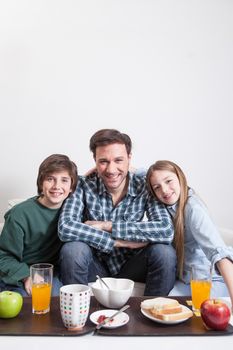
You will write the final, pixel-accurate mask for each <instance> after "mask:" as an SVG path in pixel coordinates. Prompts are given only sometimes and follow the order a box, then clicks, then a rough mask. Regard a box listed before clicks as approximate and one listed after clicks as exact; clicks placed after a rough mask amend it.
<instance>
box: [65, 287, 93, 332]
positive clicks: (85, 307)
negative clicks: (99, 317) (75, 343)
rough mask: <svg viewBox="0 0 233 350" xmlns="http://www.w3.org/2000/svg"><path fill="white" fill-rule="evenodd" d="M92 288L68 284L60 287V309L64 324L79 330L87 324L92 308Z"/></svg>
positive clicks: (69, 328) (71, 328) (70, 328)
mask: <svg viewBox="0 0 233 350" xmlns="http://www.w3.org/2000/svg"><path fill="white" fill-rule="evenodd" d="M90 298H91V288H90V287H89V286H86V285H84V284H68V285H65V286H63V287H61V288H60V311H61V317H62V321H63V323H64V326H65V327H66V328H68V330H78V329H82V328H83V327H84V326H85V323H86V321H87V317H88V313H89V308H90Z"/></svg>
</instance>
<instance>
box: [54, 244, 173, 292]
mask: <svg viewBox="0 0 233 350" xmlns="http://www.w3.org/2000/svg"><path fill="white" fill-rule="evenodd" d="M60 268H61V270H60V272H61V280H62V283H63V284H72V283H81V284H88V282H93V281H95V280H96V275H99V276H101V277H106V276H110V274H109V271H108V269H107V267H106V266H104V264H102V263H101V262H100V261H99V260H98V258H97V256H96V255H95V254H94V249H92V248H90V247H89V246H88V245H87V244H86V243H83V242H76V241H75V242H67V243H65V244H64V245H63V246H62V249H61V253H60ZM113 277H117V278H129V279H131V280H133V281H135V282H144V283H146V288H145V292H144V294H145V295H148V296H149V295H154V296H161V295H168V293H169V292H170V290H171V289H172V288H173V286H174V284H175V278H176V254H175V250H174V248H173V247H172V246H171V245H167V244H159V243H158V244H150V245H148V246H147V247H146V248H144V249H141V250H139V251H138V253H137V254H135V255H134V256H132V257H131V258H130V259H129V260H128V261H127V262H126V263H125V264H124V266H123V267H122V269H121V270H120V273H119V274H118V275H116V276H113Z"/></svg>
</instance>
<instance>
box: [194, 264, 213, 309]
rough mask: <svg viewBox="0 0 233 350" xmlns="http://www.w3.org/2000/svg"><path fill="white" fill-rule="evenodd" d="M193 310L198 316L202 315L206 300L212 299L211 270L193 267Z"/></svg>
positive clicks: (203, 267) (205, 267)
mask: <svg viewBox="0 0 233 350" xmlns="http://www.w3.org/2000/svg"><path fill="white" fill-rule="evenodd" d="M190 284H191V293H192V308H193V311H194V312H195V314H196V315H200V307H201V304H202V302H203V301H204V300H206V299H209V298H210V291H211V268H210V267H207V266H198V265H193V266H192V270H191V282H190Z"/></svg>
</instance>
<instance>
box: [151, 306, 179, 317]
mask: <svg viewBox="0 0 233 350" xmlns="http://www.w3.org/2000/svg"><path fill="white" fill-rule="evenodd" d="M150 312H151V313H152V315H154V314H156V315H168V314H178V313H179V312H182V306H181V305H180V304H179V305H176V306H173V305H169V306H168V307H166V308H164V307H162V308H159V307H156V308H155V307H154V308H153V309H150Z"/></svg>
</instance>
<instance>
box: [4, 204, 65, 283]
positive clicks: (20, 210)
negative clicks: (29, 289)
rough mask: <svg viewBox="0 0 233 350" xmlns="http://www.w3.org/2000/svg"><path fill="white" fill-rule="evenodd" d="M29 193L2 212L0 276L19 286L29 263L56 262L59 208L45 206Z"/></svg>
mask: <svg viewBox="0 0 233 350" xmlns="http://www.w3.org/2000/svg"><path fill="white" fill-rule="evenodd" d="M37 198H38V197H33V198H30V199H28V200H26V201H25V202H22V203H20V204H18V205H16V206H14V207H13V208H12V209H11V210H9V211H8V212H7V213H6V214H5V224H4V227H3V230H2V234H1V235H0V280H2V281H3V282H4V283H7V284H12V285H16V286H20V287H22V286H23V284H22V279H23V278H25V277H28V276H29V275H30V272H29V266H30V265H31V264H35V263H40V262H46V263H52V264H56V263H57V261H58V256H59V251H60V248H61V245H62V243H61V241H60V240H59V238H58V235H57V223H58V217H59V211H60V209H49V208H46V207H44V206H43V205H41V204H40V203H39V202H38V201H37Z"/></svg>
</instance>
